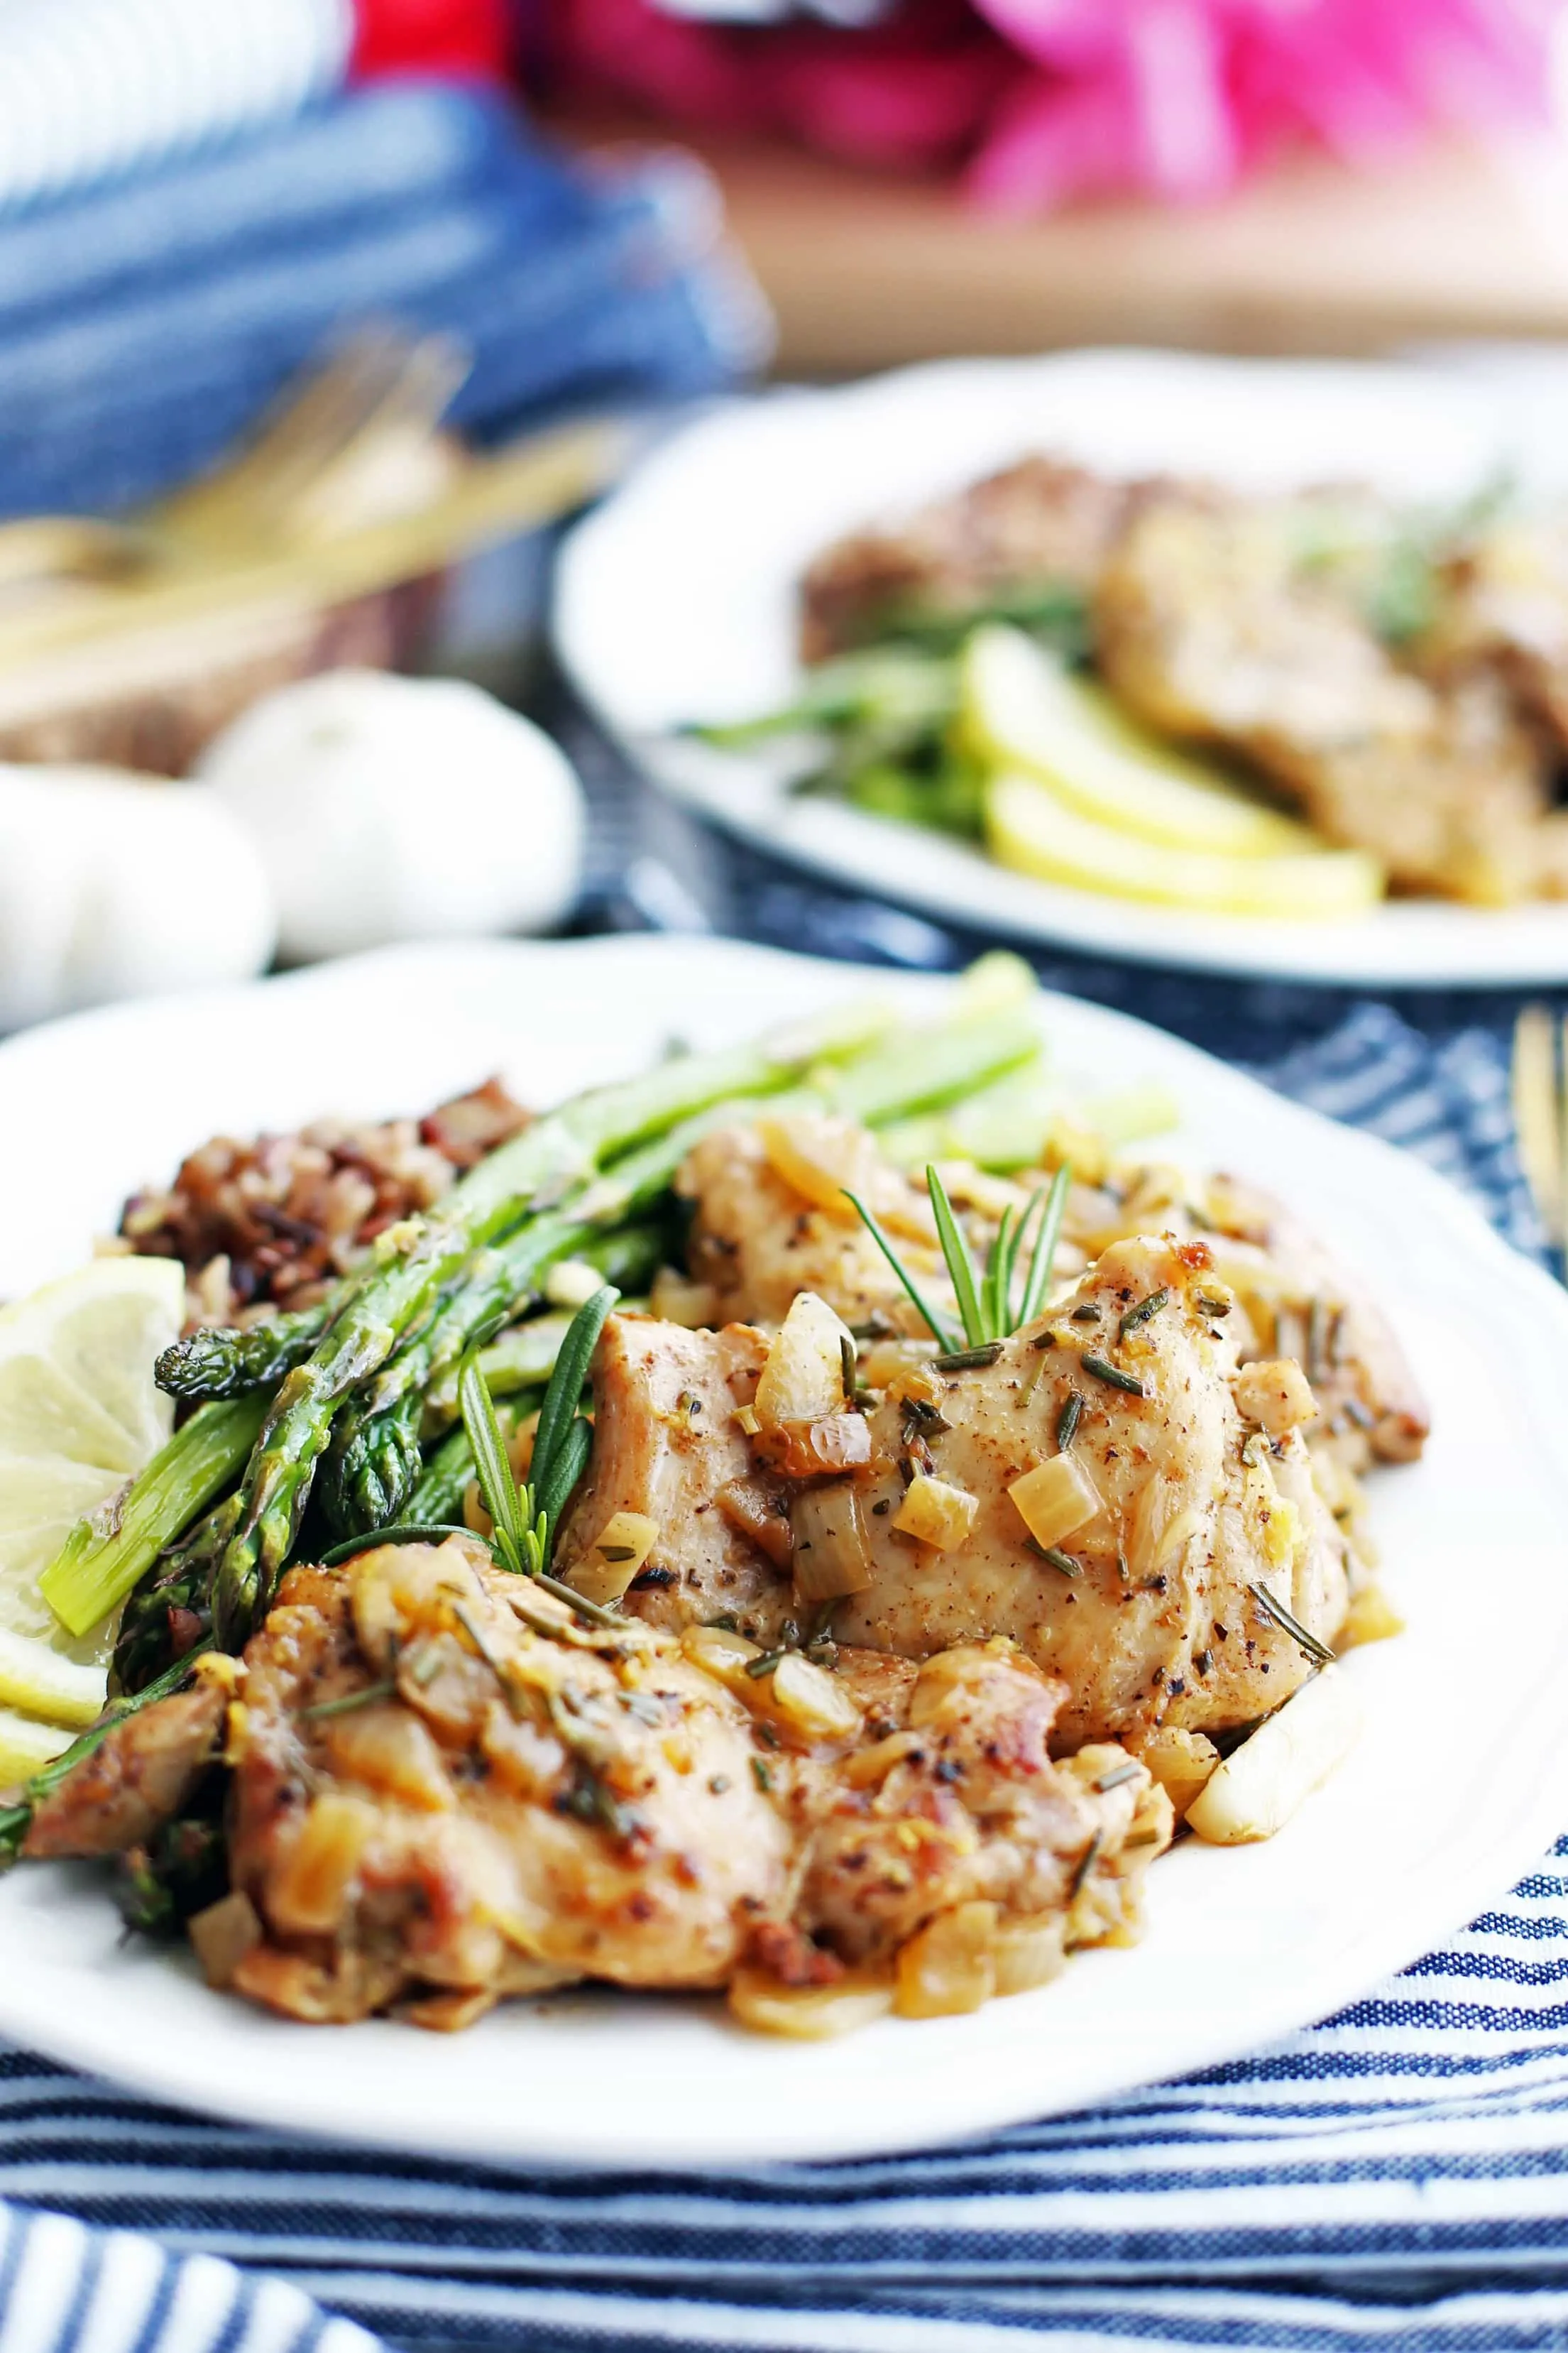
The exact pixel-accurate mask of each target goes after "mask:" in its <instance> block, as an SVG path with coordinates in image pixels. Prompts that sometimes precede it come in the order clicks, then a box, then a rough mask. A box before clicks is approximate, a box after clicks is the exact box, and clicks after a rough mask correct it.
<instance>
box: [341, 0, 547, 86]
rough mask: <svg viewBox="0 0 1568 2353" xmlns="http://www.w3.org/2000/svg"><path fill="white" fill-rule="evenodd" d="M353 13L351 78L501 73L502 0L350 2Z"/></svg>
mask: <svg viewBox="0 0 1568 2353" xmlns="http://www.w3.org/2000/svg"><path fill="white" fill-rule="evenodd" d="M354 14H355V16H356V17H357V18H358V26H357V29H356V31H355V35H354V47H353V62H352V71H353V75H354V77H355V79H361V80H363V79H367V78H369V77H370V76H373V75H375V74H395V73H449V74H500V73H502V72H504V71H505V69H506V64H507V55H508V49H509V46H510V44H509V37H508V31H507V10H506V0H354Z"/></svg>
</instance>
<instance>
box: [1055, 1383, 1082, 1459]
mask: <svg viewBox="0 0 1568 2353" xmlns="http://www.w3.org/2000/svg"><path fill="white" fill-rule="evenodd" d="M1082 1419H1083V1399H1082V1398H1081V1397H1080V1396H1079V1393H1078V1391H1077V1389H1068V1393H1067V1401H1066V1403H1065V1404H1064V1405H1063V1407H1062V1409H1061V1411H1060V1413H1059V1414H1058V1416H1057V1444H1058V1446H1059V1447H1060V1448H1061V1451H1062V1452H1063V1453H1064V1454H1065V1453H1066V1452H1067V1451H1068V1447H1069V1446H1070V1445H1071V1444H1072V1442H1073V1440H1074V1439H1075V1438H1076V1437H1077V1436H1078V1426H1079V1422H1080V1421H1081V1420H1082Z"/></svg>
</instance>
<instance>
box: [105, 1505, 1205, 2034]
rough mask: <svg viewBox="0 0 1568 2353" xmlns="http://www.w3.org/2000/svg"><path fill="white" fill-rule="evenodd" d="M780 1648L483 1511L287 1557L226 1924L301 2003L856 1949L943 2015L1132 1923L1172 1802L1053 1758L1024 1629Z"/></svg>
mask: <svg viewBox="0 0 1568 2353" xmlns="http://www.w3.org/2000/svg"><path fill="white" fill-rule="evenodd" d="M759 1655H760V1654H759V1653H758V1651H756V1648H755V1646H754V1645H752V1644H751V1643H748V1642H746V1641H744V1640H743V1639H742V1638H741V1637H739V1636H736V1635H732V1634H729V1633H726V1632H724V1631H722V1630H716V1629H711V1628H693V1629H691V1630H689V1632H688V1634H687V1635H686V1637H685V1638H684V1640H683V1641H675V1640H674V1639H672V1638H671V1637H669V1636H668V1635H664V1634H660V1633H657V1632H655V1631H653V1630H650V1629H647V1628H646V1627H638V1626H621V1627H613V1628H609V1629H599V1628H596V1627H585V1626H584V1625H582V1624H581V1623H579V1622H577V1620H575V1619H574V1616H573V1613H572V1612H571V1611H570V1610H568V1609H566V1608H565V1607H564V1605H563V1604H561V1603H560V1602H558V1601H557V1600H556V1599H554V1598H553V1597H552V1595H550V1594H549V1593H547V1592H544V1591H542V1590H541V1589H540V1588H538V1587H536V1586H534V1585H532V1584H531V1582H530V1581H528V1580H526V1579H522V1578H518V1577H508V1576H506V1575H505V1574H504V1573H502V1572H501V1571H500V1570H499V1569H497V1568H496V1567H494V1565H493V1563H491V1561H490V1560H489V1556H488V1555H486V1554H483V1553H481V1552H480V1551H479V1547H478V1546H474V1545H470V1544H468V1543H467V1542H465V1541H463V1540H461V1539H458V1540H453V1541H449V1542H447V1544H445V1545H444V1546H441V1547H440V1548H439V1549H437V1548H436V1547H434V1546H423V1545H408V1546H384V1547H381V1548H379V1549H377V1550H374V1551H372V1552H369V1553H365V1554H363V1555H361V1556H359V1558H358V1559H356V1560H355V1561H353V1563H351V1564H349V1565H347V1566H346V1567H343V1568H341V1569H338V1570H333V1571H326V1570H321V1569H310V1568H303V1569H296V1570H294V1571H292V1572H291V1573H290V1574H289V1577H286V1578H285V1580H284V1583H283V1586H282V1588H281V1589H280V1592H279V1599H278V1602H277V1604H276V1605H275V1607H274V1608H273V1609H272V1611H271V1612H270V1614H269V1616H268V1620H267V1622H266V1624H265V1626H264V1627H263V1629H262V1630H261V1632H260V1633H259V1634H258V1635H257V1637H256V1638H255V1639H254V1640H253V1641H252V1642H251V1643H250V1645H249V1648H248V1650H247V1653H246V1660H245V1678H244V1683H243V1688H242V1696H241V1698H240V1699H239V1700H238V1701H237V1704H235V1706H234V1709H233V1712H232V1715H231V1718H230V1724H229V1736H228V1744H227V1756H228V1761H229V1763H230V1766H231V1767H232V1786H231V1791H230V1801H229V1828H230V1842H229V1859H230V1869H231V1873H232V1879H233V1892H232V1893H231V1894H229V1895H228V1896H227V1897H226V1898H224V1899H223V1900H222V1902H221V1903H220V1904H219V1905H216V1906H215V1907H214V1910H213V1912H212V1913H210V1914H205V1915H198V1917H197V1919H196V1921H195V1923H194V1924H193V1929H192V1933H193V1938H194V1940H195V1943H196V1945H197V1948H198V1951H199V1952H200V1953H201V1954H202V1956H203V1957H204V1959H205V1961H206V1963H207V1965H208V1967H209V1970H210V1971H211V1972H212V1973H213V1974H214V1976H215V1979H216V1981H219V1982H222V1983H225V1984H228V1985H232V1986H233V1987H234V1988H235V1989H237V1990H238V1991H240V1992H242V1993H245V1994H247V1995H249V1996H250V1997H251V1998H252V1999H254V2000H258V2001H260V2002H263V2003H265V2004H267V2005H268V2007H270V2008H272V2009H275V2010H280V2011H282V2012H284V2013H285V2014H286V2015H288V2016H290V2017H294V2018H299V2019H303V2020H306V2021H313V2022H326V2021H342V2020H348V2019H353V2018H359V2017H363V2016H366V2015H369V2014H370V2013H372V2012H374V2011H375V2010H384V2009H386V2008H387V2007H389V2006H390V2005H392V2004H394V2003H399V2004H401V2005H403V2006H404V2011H403V2014H405V2015H406V2016H408V2017H409V2018H411V2019H413V2020H414V2021H416V2022H417V2023H420V2024H424V2025H429V2026H440V2027H456V2026H462V2025H466V2024H468V2022H470V2021H471V2020H473V2019H474V2018H476V2017H478V2016H479V2015H480V2014H482V2012H483V2011H484V2010H486V2009H488V2008H489V2006H490V2005H491V2004H492V2003H493V2002H494V2001H495V2000H498V1999H500V1997H502V1996H504V1995H506V1994H508V1993H514V1992H538V1991H542V1990H546V1989H549V1988H551V1987H552V1986H557V1985H562V1984H566V1983H570V1982H574V1981H576V1980H578V1979H581V1978H598V1979H604V1980H608V1981H609V1982H612V1983H615V1984H618V1985H623V1986H636V1987H645V1988H655V1987H666V1988H671V1989H699V1990H700V1989H715V1988H718V1987H721V1986H723V1985H725V1984H727V1983H730V1982H731V1980H732V1979H734V1978H737V1977H741V1976H743V1977H744V1978H745V1979H746V1981H747V1984H748V1986H749V1987H750V1989H751V1990H752V1996H753V1998H754V1996H755V1993H756V1989H757V1987H758V1985H759V1984H761V1985H762V1986H763V1988H764V1989H765V1988H766V1987H769V1986H771V1987H773V1989H774V1991H775V1993H777V1992H779V1991H781V1990H784V1989H788V1988H789V1987H791V1986H795V1987H800V1986H811V1985H820V1984H823V1983H825V1982H826V1983H829V1984H831V1983H832V1982H833V1981H835V1980H836V1979H838V1978H842V1977H843V1974H844V1971H845V1968H846V1967H847V1966H848V1967H850V1968H853V1969H854V1970H855V1971H856V1972H857V1973H858V1977H859V1978H864V1977H865V1975H866V1973H867V1972H868V1971H870V1972H873V1973H876V1974H877V1975H878V1978H879V1982H880V1983H882V1984H883V1985H884V1987H885V1988H887V1989H889V1998H890V1999H892V2000H895V2001H896V2003H897V2006H898V2007H900V2008H901V2009H904V2010H908V2011H910V2012H911V2013H912V2014H916V2015H921V2014H929V2013H931V2012H932V2011H934V2010H942V2009H947V2010H955V2009H969V2008H973V2007H975V2006H976V2005H977V2003H978V2001H979V2000H984V1999H985V1998H987V1997H988V1996H989V1994H990V1993H992V1992H994V1991H1012V1990H1018V1989H1021V1988H1022V1987H1023V1986H1024V1985H1025V1984H1037V1983H1040V1982H1043V1981H1044V1979H1045V1978H1047V1977H1048V1976H1049V1975H1051V1974H1053V1973H1054V1971H1055V1968H1057V1967H1058V1966H1059V1962H1060V1958H1061V1955H1062V1953H1063V1951H1064V1950H1065V1949H1070V1948H1071V1947H1076V1946H1079V1945H1089V1944H1097V1943H1103V1942H1106V1941H1108V1940H1125V1938H1126V1936H1128V1935H1129V1934H1130V1933H1131V1929H1132V1928H1133V1926H1135V1923H1136V1909H1137V1893H1138V1887H1139V1883H1140V1882H1141V1879H1142V1872H1143V1870H1144V1868H1145V1867H1146V1865H1147V1863H1148V1862H1149V1861H1150V1860H1151V1859H1152V1857H1153V1856H1154V1855H1155V1854H1157V1853H1159V1852H1161V1851H1162V1850H1163V1847H1164V1846H1165V1845H1166V1844H1168V1842H1169V1839H1170V1833H1171V1821H1172V1817H1171V1810H1170V1806H1169V1803H1168V1801H1167V1800H1166V1799H1165V1798H1164V1795H1163V1791H1162V1790H1161V1789H1159V1788H1157V1787H1156V1786H1155V1785H1154V1784H1153V1782H1152V1778H1151V1776H1150V1774H1149V1772H1148V1770H1147V1769H1146V1768H1145V1767H1143V1766H1142V1765H1141V1764H1138V1763H1137V1762H1136V1761H1135V1760H1133V1759H1132V1758H1131V1757H1129V1756H1128V1755H1127V1754H1126V1753H1125V1752H1124V1751H1122V1750H1121V1749H1118V1748H1100V1749H1098V1750H1094V1751H1089V1752H1085V1753H1084V1754H1083V1755H1081V1756H1080V1757H1077V1758H1075V1759H1073V1760H1071V1761H1070V1762H1069V1763H1068V1764H1067V1765H1062V1766H1058V1765H1056V1764H1054V1763H1053V1762H1052V1760H1051V1758H1050V1756H1049V1753H1048V1746H1047V1742H1048V1738H1049V1735H1050V1732H1051V1727H1052V1724H1053V1720H1054V1718H1055V1716H1056V1715H1057V1712H1058V1708H1059V1706H1060V1704H1061V1703H1062V1701H1063V1699H1064V1697H1065V1693H1064V1690H1063V1687H1062V1686H1061V1685H1060V1684H1059V1683H1055V1682H1053V1681H1051V1680H1050V1679H1049V1678H1047V1677H1046V1676H1043V1675H1042V1674H1041V1673H1040V1672H1038V1670H1037V1669H1036V1668H1035V1667H1033V1666H1031V1665H1030V1664H1029V1663H1028V1662H1027V1661H1026V1660H1024V1659H1023V1658H1021V1657H1020V1656H1019V1655H1018V1653H1017V1652H1016V1651H1014V1650H1013V1648H1012V1647H1011V1645H1009V1644H1007V1643H1005V1642H993V1643H989V1644H986V1645H983V1646H976V1647H972V1648H970V1649H967V1650H964V1651H957V1652H954V1653H953V1654H952V1656H950V1657H947V1658H943V1659H940V1660H933V1661H931V1662H928V1663H927V1664H926V1665H925V1666H924V1667H922V1668H916V1667H915V1666H914V1665H912V1664H910V1663H908V1662H903V1661H899V1660H889V1659H880V1658H877V1657H873V1656H870V1655H868V1654H866V1653H862V1652H854V1651H847V1652H844V1653H841V1654H840V1656H841V1658H842V1662H843V1672H841V1673H831V1672H827V1670H826V1668H824V1667H823V1666H821V1665H819V1664H816V1663H814V1662H812V1661H810V1660H808V1659H806V1658H805V1656H804V1654H803V1653H801V1652H800V1651H793V1652H791V1653H790V1654H789V1658H788V1660H787V1661H785V1662H778V1663H776V1664H775V1665H774V1666H773V1668H772V1669H771V1670H770V1672H767V1673H765V1674H763V1675H761V1676H758V1675H754V1674H750V1673H748V1672H746V1670H747V1667H748V1666H749V1665H752V1664H753V1663H754V1662H755V1661H756V1660H757V1658H758V1657H759ZM171 1712H174V1714H175V1715H177V1714H178V1703H176V1702H171V1701H165V1702H163V1703H162V1704H160V1705H159V1706H156V1707H153V1708H151V1709H149V1710H148V1711H147V1713H146V1715H144V1716H143V1717H142V1718H140V1719H137V1720H138V1721H140V1722H142V1724H143V1725H147V1726H151V1727H153V1733H152V1735H151V1736H152V1737H153V1738H158V1737H159V1735H158V1734H157V1726H158V1725H159V1721H160V1718H164V1719H165V1720H167V1719H168V1718H169V1716H170V1715H171ZM150 1827H151V1825H150V1824H149V1823H147V1822H146V1821H145V1820H142V1821H139V1822H138V1823H137V1825H136V1828H137V1829H138V1830H139V1831H145V1830H146V1829H148V1828H150ZM955 1954H956V1956H957V1957H958V1959H959V1960H961V1961H962V1963H963V1967H962V1969H961V1970H959V1972H958V1977H957V1978H955V1976H954V1967H955ZM960 1980H961V1981H960ZM895 1988H896V1990H895ZM749 2014H752V2012H751V2011H749V2010H746V2009H745V2008H742V2015H749Z"/></svg>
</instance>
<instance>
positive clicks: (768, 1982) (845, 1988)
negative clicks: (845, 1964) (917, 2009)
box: [730, 1969, 893, 2042]
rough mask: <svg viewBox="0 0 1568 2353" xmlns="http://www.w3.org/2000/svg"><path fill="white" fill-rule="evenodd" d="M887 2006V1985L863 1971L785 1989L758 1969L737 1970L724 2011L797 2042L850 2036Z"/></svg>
mask: <svg viewBox="0 0 1568 2353" xmlns="http://www.w3.org/2000/svg"><path fill="white" fill-rule="evenodd" d="M892 2006H893V1989H892V1987H891V1985H890V1984H889V1981H888V1979H887V1978H880V1977H876V1976H874V1975H872V1973H871V1972H870V1971H868V1970H856V1971H850V1972H848V1973H847V1974H846V1975H845V1976H843V1977H841V1978H835V1979H834V1981H833V1983H832V1984H831V1985H820V1986H786V1985H781V1984H780V1983H779V1980H778V1979H777V1978H773V1977H769V1976H768V1975H767V1974H766V1973H765V1971H763V1970H762V1969H740V1970H738V1971H737V1972H736V1974H735V1976H734V1977H733V1978H731V1983H730V2008H731V2010H732V2011H733V2012H734V2014H735V2016H736V2017H737V2018H738V2019H739V2020H740V2021H741V2023H742V2025H743V2026H750V2027H753V2028H755V2030H756V2031H758V2032H759V2033H761V2034H784V2035H788V2036H790V2037H791V2038H792V2039H793V2040H794V2041H795V2042H826V2041H828V2040H829V2039H830V2038H831V2037H832V2036H834V2035H837V2034H853V2033H855V2032H856V2031H858V2029H859V2028H860V2027H862V2026H869V2025H871V2024H872V2023H873V2022H874V2021H876V2020H877V2019H879V2018H885V2017H886V2016H887V2014H888V2012H889V2010H891V2008H892Z"/></svg>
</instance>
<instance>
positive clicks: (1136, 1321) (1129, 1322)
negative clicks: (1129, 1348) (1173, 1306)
mask: <svg viewBox="0 0 1568 2353" xmlns="http://www.w3.org/2000/svg"><path fill="white" fill-rule="evenodd" d="M1170 1296H1171V1294H1170V1293H1169V1291H1152V1292H1151V1293H1149V1296H1148V1298H1147V1299H1141V1300H1140V1301H1139V1303H1138V1304H1137V1306H1136V1307H1130V1308H1129V1309H1128V1311H1127V1313H1126V1314H1125V1315H1124V1316H1123V1317H1122V1319H1121V1323H1120V1324H1118V1325H1117V1327H1116V1336H1117V1338H1118V1339H1119V1340H1125V1339H1126V1337H1127V1335H1128V1334H1129V1332H1136V1331H1137V1329H1138V1327H1139V1325H1140V1324H1147V1323H1149V1322H1150V1321H1151V1320H1152V1318H1153V1317H1154V1316H1156V1315H1158V1314H1159V1313H1160V1310H1161V1308H1162V1307H1163V1306H1165V1305H1166V1304H1167V1303H1169V1300H1170Z"/></svg>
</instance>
